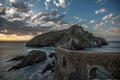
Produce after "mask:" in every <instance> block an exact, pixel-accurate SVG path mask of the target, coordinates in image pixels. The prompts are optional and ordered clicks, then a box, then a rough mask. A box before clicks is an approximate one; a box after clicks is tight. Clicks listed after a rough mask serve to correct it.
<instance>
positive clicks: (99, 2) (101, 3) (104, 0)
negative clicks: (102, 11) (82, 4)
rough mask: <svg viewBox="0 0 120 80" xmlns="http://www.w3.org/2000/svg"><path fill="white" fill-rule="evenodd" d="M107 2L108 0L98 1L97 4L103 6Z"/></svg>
mask: <svg viewBox="0 0 120 80" xmlns="http://www.w3.org/2000/svg"><path fill="white" fill-rule="evenodd" d="M105 2H106V0H97V1H96V3H97V4H99V5H103V4H104V3H105Z"/></svg>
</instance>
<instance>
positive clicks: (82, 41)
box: [26, 25, 108, 50]
mask: <svg viewBox="0 0 120 80" xmlns="http://www.w3.org/2000/svg"><path fill="white" fill-rule="evenodd" d="M107 44H108V43H107V42H106V40H105V39H103V38H100V37H95V36H94V35H93V34H92V33H89V32H88V31H85V30H84V29H83V28H82V26H77V25H73V26H71V27H70V28H68V29H65V30H59V31H50V32H47V33H44V34H41V35H38V36H35V37H34V38H33V39H31V40H30V41H28V42H27V44H26V46H28V47H48V46H50V47H51V46H53V47H56V46H60V45H64V47H66V48H68V49H71V50H74V49H75V50H76V49H79V50H83V49H84V48H87V47H100V46H102V45H107Z"/></svg>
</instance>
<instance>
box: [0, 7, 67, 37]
mask: <svg viewBox="0 0 120 80" xmlns="http://www.w3.org/2000/svg"><path fill="white" fill-rule="evenodd" d="M6 12H7V14H9V15H11V18H10V16H9V19H8V20H7V21H5V20H6V19H4V18H0V21H2V22H1V24H0V26H1V27H0V34H5V35H12V34H16V35H36V34H39V33H40V32H46V31H50V30H52V29H62V27H63V26H66V25H68V24H67V23H66V22H64V21H62V19H63V18H64V14H59V13H58V10H57V9H52V10H51V12H49V13H45V12H40V13H38V14H32V12H31V11H29V12H28V13H20V14H19V13H18V12H17V10H16V8H14V7H11V8H9V9H7V11H6ZM17 14H18V15H17ZM22 14H23V16H21V15H22ZM15 15H16V17H15ZM19 16H20V17H19Z"/></svg>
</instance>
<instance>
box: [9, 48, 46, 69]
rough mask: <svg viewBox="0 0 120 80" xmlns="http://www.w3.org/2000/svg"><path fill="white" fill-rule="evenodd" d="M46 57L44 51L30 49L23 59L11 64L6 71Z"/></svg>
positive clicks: (40, 60)
mask: <svg viewBox="0 0 120 80" xmlns="http://www.w3.org/2000/svg"><path fill="white" fill-rule="evenodd" d="M46 59H47V55H46V53H45V52H42V51H38V50H32V51H30V52H29V54H28V55H26V56H25V57H24V59H22V60H21V62H20V63H18V64H17V65H15V66H13V67H12V68H10V69H9V70H8V71H10V70H17V69H20V68H23V67H26V66H29V65H32V64H33V63H38V62H42V61H45V60H46Z"/></svg>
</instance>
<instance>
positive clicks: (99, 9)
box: [0, 0, 120, 41]
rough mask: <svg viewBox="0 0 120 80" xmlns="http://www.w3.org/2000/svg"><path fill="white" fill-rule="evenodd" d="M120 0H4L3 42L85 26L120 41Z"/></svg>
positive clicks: (0, 12)
mask: <svg viewBox="0 0 120 80" xmlns="http://www.w3.org/2000/svg"><path fill="white" fill-rule="evenodd" d="M119 4H120V0H0V41H12V40H13V41H24V40H30V39H31V38H32V37H33V36H35V35H38V34H42V33H45V32H48V31H52V30H61V29H66V28H69V27H70V26H71V25H73V24H77V25H79V26H83V27H84V29H85V30H88V31H89V32H92V33H93V34H94V35H95V36H100V37H103V38H106V39H108V40H119V41H120V6H119Z"/></svg>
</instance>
